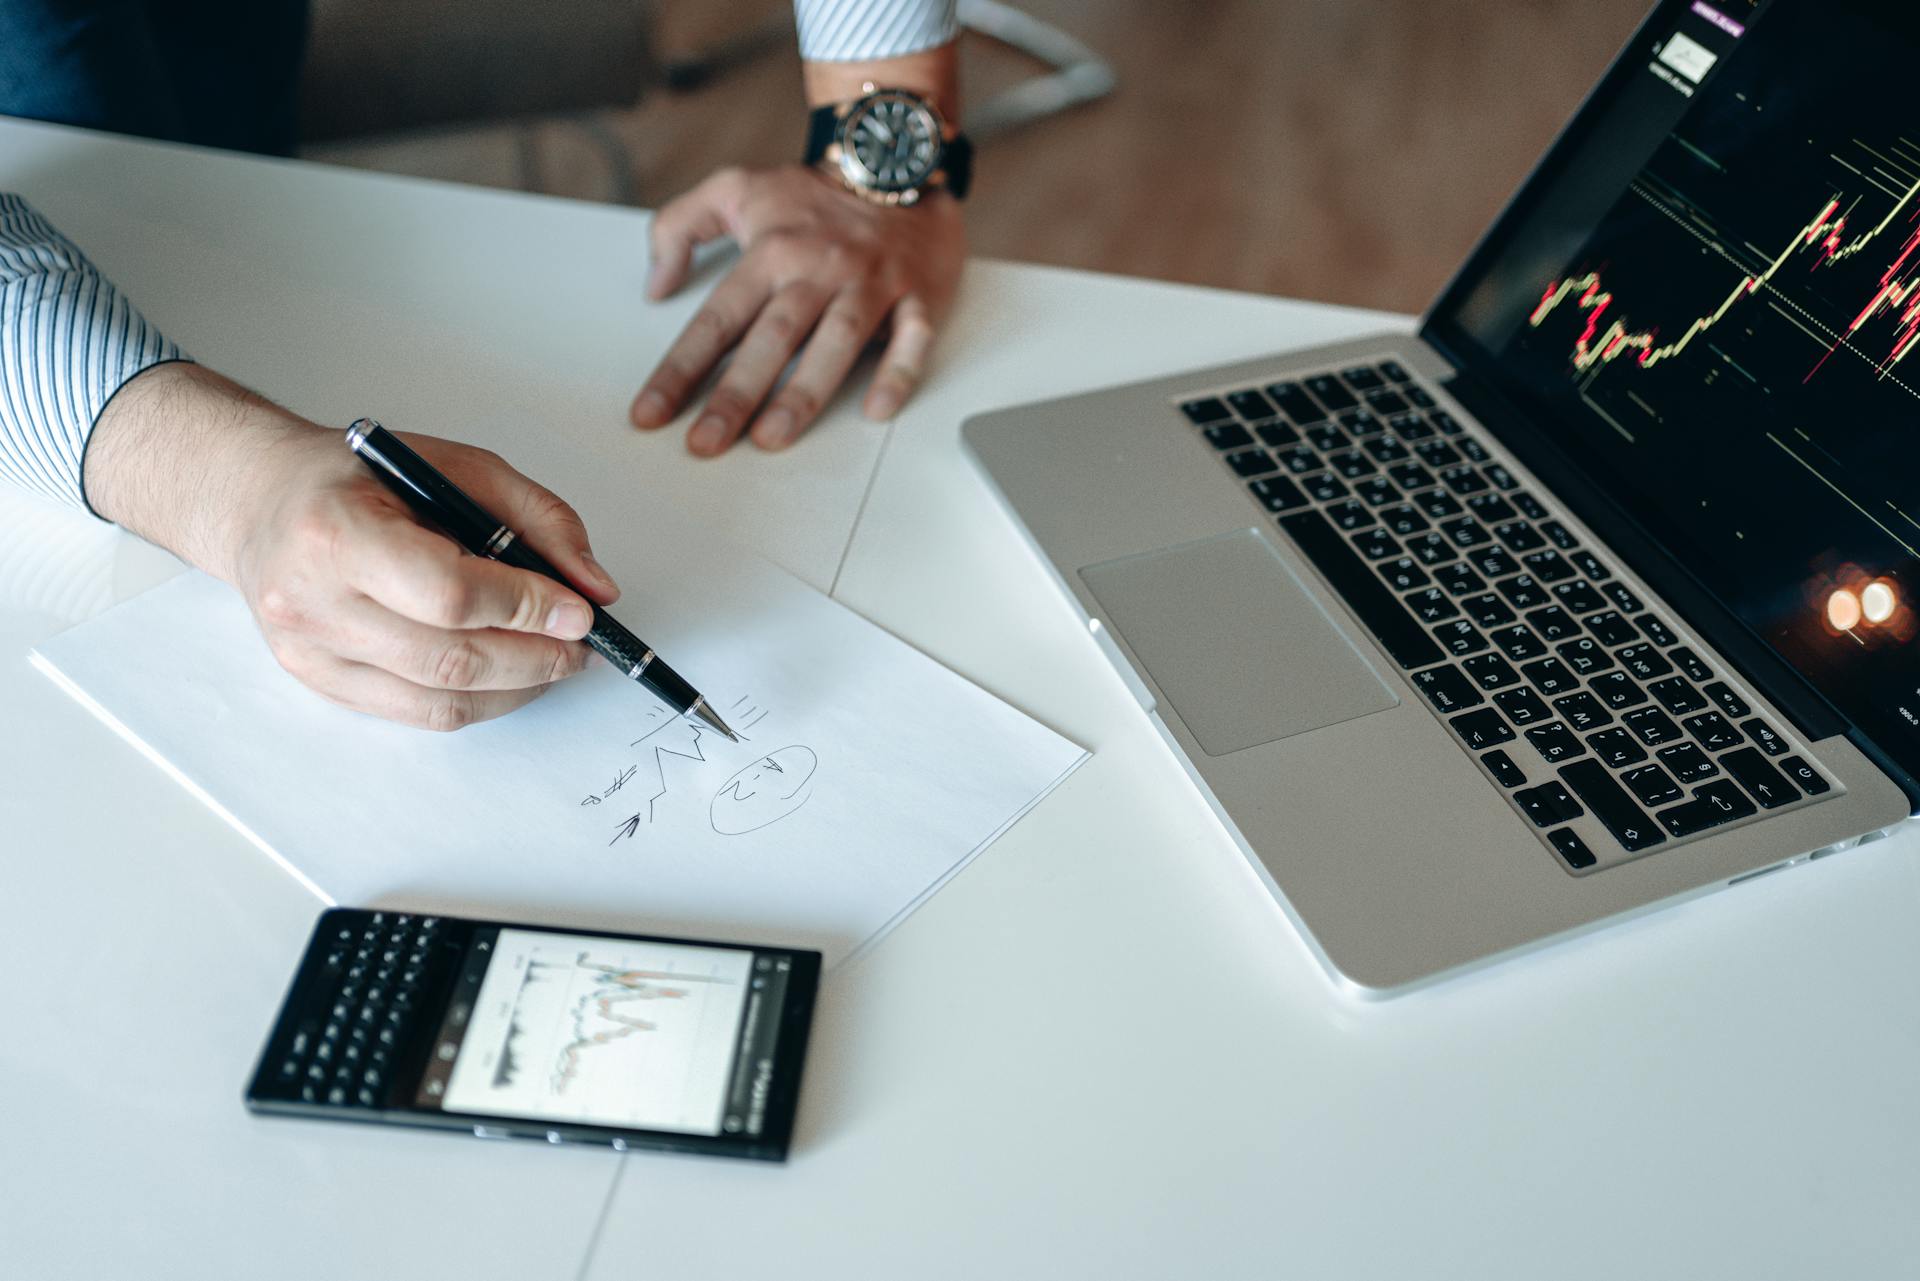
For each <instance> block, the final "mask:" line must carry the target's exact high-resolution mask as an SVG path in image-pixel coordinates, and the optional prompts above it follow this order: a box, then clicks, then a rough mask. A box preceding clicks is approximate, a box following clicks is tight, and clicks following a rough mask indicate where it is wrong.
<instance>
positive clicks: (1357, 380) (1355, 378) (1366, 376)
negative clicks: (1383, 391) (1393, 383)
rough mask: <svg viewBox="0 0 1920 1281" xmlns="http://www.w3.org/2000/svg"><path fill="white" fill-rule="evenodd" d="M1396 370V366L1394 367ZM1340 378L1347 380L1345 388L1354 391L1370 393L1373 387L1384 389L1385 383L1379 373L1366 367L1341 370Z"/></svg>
mask: <svg viewBox="0 0 1920 1281" xmlns="http://www.w3.org/2000/svg"><path fill="white" fill-rule="evenodd" d="M1396 368H1397V366H1396ZM1340 376H1341V377H1342V378H1344V379H1346V380H1347V386H1349V387H1351V388H1353V389H1354V390H1355V391H1372V390H1373V389H1374V388H1375V387H1384V386H1386V383H1385V382H1384V381H1383V380H1382V379H1381V377H1380V375H1379V373H1377V372H1376V371H1375V370H1373V369H1372V368H1370V367H1368V366H1366V365H1356V366H1354V367H1353V368H1352V369H1343V370H1341V371H1340Z"/></svg>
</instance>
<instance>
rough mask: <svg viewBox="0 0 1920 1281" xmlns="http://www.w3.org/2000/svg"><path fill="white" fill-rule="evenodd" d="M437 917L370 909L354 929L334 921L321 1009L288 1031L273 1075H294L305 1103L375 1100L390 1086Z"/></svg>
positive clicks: (428, 961)
mask: <svg viewBox="0 0 1920 1281" xmlns="http://www.w3.org/2000/svg"><path fill="white" fill-rule="evenodd" d="M439 932H440V920H439V918H438V917H433V916H428V917H413V916H406V915H393V914H390V913H387V912H375V913H373V914H372V915H370V916H368V917H367V918H366V923H365V925H364V926H363V927H362V928H358V929H356V928H355V927H354V926H353V925H351V924H347V923H342V924H341V925H340V926H339V928H338V930H337V932H336V934H335V936H334V937H333V938H332V939H330V940H329V941H328V944H327V956H326V969H325V981H326V983H327V985H328V995H329V996H330V997H331V998H332V999H331V1000H330V1001H329V1002H328V1005H327V1009H326V1012H325V1014H324V1015H323V1016H321V1017H319V1018H314V1019H310V1020H308V1021H307V1022H306V1023H303V1024H302V1025H301V1026H300V1027H299V1028H298V1029H297V1030H296V1031H295V1033H294V1038H293V1041H292V1043H291V1044H290V1045H289V1046H288V1048H287V1053H286V1056H285V1057H284V1058H283V1059H282V1060H281V1061H280V1063H279V1065H278V1067H277V1069H276V1074H277V1076H278V1077H279V1079H280V1080H281V1081H282V1082H285V1083H287V1084H289V1085H291V1084H293V1083H295V1082H298V1083H299V1088H300V1099H301V1101H302V1102H305V1103H328V1104H332V1105H334V1106H335V1107H341V1106H346V1107H363V1108H372V1107H379V1106H381V1104H382V1103H383V1102H384V1100H385V1096H386V1092H387V1090H388V1088H389V1086H390V1085H391V1079H390V1078H391V1076H392V1072H393V1068H394V1055H395V1053H396V1051H397V1049H398V1047H399V1046H400V1045H401V1044H402V1043H403V1041H404V1040H405V1037H406V1033H407V1029H408V1024H409V1022H410V1021H412V1020H414V1019H416V1018H418V1017H419V1013H420V1012H419V1009H418V1006H417V1002H418V1000H419V998H420V994H421V992H422V983H423V982H424V980H425V978H426V976H427V975H428V973H429V971H430V969H431V967H432V965H433V964H434V958H433V957H432V956H431V954H430V953H431V950H432V946H433V943H434V941H435V939H436V938H437V937H438V936H439Z"/></svg>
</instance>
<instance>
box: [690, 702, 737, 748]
mask: <svg viewBox="0 0 1920 1281" xmlns="http://www.w3.org/2000/svg"><path fill="white" fill-rule="evenodd" d="M688 711H689V713H690V714H691V715H693V716H695V717H697V718H699V720H700V721H701V722H702V723H703V724H705V725H706V726H707V727H708V728H710V729H716V730H718V731H720V732H721V733H722V734H725V735H726V736H727V738H728V739H729V740H731V741H732V742H735V743H737V742H739V741H740V736H739V735H738V734H736V733H734V732H733V731H732V730H731V729H728V728H727V723H726V722H725V721H723V720H721V719H720V716H719V713H717V712H715V711H714V710H713V709H712V708H711V707H709V706H707V700H706V699H704V698H702V699H701V700H700V701H699V702H697V703H695V704H694V705H693V706H692V707H691V708H689V709H688Z"/></svg>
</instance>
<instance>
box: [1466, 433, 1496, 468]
mask: <svg viewBox="0 0 1920 1281" xmlns="http://www.w3.org/2000/svg"><path fill="white" fill-rule="evenodd" d="M1460 452H1461V453H1463V454H1465V455H1466V456H1467V457H1468V458H1471V459H1472V460H1473V461H1474V462H1476V463H1484V462H1488V461H1490V460H1491V459H1492V458H1493V455H1492V454H1489V453H1488V452H1487V447H1486V446H1485V445H1482V444H1481V443H1480V442H1479V441H1477V440H1475V439H1474V438H1473V437H1471V436H1468V437H1466V438H1465V439H1463V440H1462V441H1461V442H1460Z"/></svg>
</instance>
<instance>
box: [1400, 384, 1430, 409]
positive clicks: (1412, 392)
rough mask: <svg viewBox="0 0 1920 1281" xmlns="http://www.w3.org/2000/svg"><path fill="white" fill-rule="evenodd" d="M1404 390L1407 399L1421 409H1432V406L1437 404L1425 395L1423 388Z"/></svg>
mask: <svg viewBox="0 0 1920 1281" xmlns="http://www.w3.org/2000/svg"><path fill="white" fill-rule="evenodd" d="M1404 390H1405V392H1406V396H1407V399H1408V400H1409V401H1411V402H1412V403H1413V404H1416V405H1418V406H1420V408H1422V409H1432V408H1433V407H1434V405H1435V404H1437V403H1438V402H1436V401H1435V400H1434V398H1433V397H1432V396H1429V395H1427V392H1426V389H1425V388H1423V387H1408V388H1405V389H1404Z"/></svg>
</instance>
